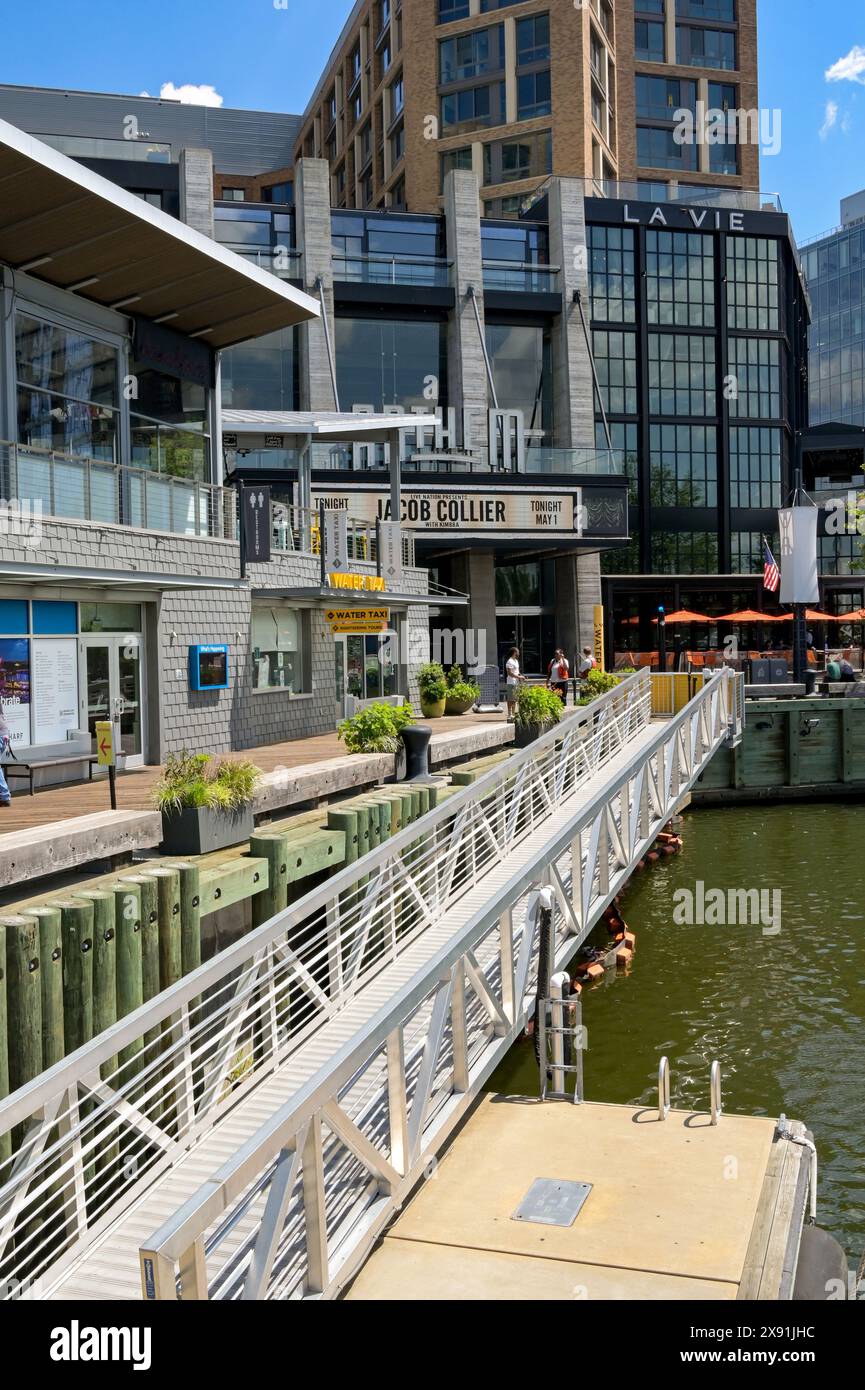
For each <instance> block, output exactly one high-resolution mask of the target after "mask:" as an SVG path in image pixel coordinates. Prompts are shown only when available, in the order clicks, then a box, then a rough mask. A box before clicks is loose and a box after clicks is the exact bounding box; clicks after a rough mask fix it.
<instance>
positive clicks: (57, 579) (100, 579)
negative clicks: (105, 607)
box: [0, 564, 247, 593]
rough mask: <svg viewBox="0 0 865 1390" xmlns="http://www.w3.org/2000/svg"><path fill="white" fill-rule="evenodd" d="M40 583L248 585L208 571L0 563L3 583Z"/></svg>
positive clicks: (158, 588)
mask: <svg viewBox="0 0 865 1390" xmlns="http://www.w3.org/2000/svg"><path fill="white" fill-rule="evenodd" d="M2 584H38V585H39V586H40V587H45V586H46V585H51V586H53V587H62V586H66V585H68V586H69V587H70V588H71V587H73V586H74V587H75V588H79V589H120V588H128V589H140V590H147V591H148V592H150V593H153V592H164V591H167V590H169V589H240V590H244V589H246V587H247V586H246V581H245V580H243V579H241V578H240V577H239V576H238V578H237V579H213V578H211V577H210V576H208V575H207V574H200V575H189V574H183V575H179V574H158V573H154V572H153V571H151V570H147V571H142V570H111V569H98V570H97V569H88V568H86V567H84V566H77V565H27V564H13V565H0V585H2Z"/></svg>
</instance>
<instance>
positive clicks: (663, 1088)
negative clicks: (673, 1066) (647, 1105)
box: [658, 1057, 670, 1120]
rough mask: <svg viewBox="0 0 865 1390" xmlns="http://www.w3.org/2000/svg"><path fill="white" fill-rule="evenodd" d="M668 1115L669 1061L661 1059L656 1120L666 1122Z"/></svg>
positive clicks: (664, 1058)
mask: <svg viewBox="0 0 865 1390" xmlns="http://www.w3.org/2000/svg"><path fill="white" fill-rule="evenodd" d="M669 1113H670V1059H669V1057H662V1058H661V1060H660V1063H659V1064H658V1119H659V1120H666V1118H667V1116H668V1115H669Z"/></svg>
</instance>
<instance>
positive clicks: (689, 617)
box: [652, 608, 715, 624]
mask: <svg viewBox="0 0 865 1390" xmlns="http://www.w3.org/2000/svg"><path fill="white" fill-rule="evenodd" d="M658 621H659V620H658V619H657V618H653V619H652V622H653V623H656V624H657V622H658ZM666 621H667V622H668V623H713V622H715V619H714V618H709V617H707V616H706V614H705V613H692V612H691V611H690V609H688V608H678V609H677V610H676V612H675V613H667V614H666Z"/></svg>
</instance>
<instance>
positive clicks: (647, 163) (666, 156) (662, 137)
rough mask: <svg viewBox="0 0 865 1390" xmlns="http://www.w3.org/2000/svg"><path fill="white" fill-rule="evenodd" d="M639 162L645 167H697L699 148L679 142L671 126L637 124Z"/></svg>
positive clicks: (688, 168) (687, 168) (690, 168)
mask: <svg viewBox="0 0 865 1390" xmlns="http://www.w3.org/2000/svg"><path fill="white" fill-rule="evenodd" d="M637 164H638V165H639V166H640V167H641V168H643V169H686V170H692V169H696V167H697V148H696V145H693V144H690V145H689V144H683V145H680V144H678V143H677V142H676V139H675V137H674V133H673V130H672V129H670V128H666V127H663V126H637Z"/></svg>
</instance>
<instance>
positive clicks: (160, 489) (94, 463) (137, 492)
mask: <svg viewBox="0 0 865 1390" xmlns="http://www.w3.org/2000/svg"><path fill="white" fill-rule="evenodd" d="M0 485H2V495H3V497H6V498H10V499H16V500H17V503H18V506H19V508H20V509H21V514H22V516H23V515H24V512H25V511H27V510H28V509H29V514H30V515H31V516H33V517H36V516H39V517H41V518H45V519H50V518H54V519H58V520H63V521H93V522H102V523H103V524H105V525H109V526H129V527H132V528H133V529H135V530H141V531H165V532H169V533H171V534H172V535H180V536H200V537H210V538H213V537H218V538H220V539H222V540H231V539H233V537H234V536H235V533H236V524H237V523H236V512H235V494H234V493H233V491H232V490H231V489H230V488H222V487H217V486H215V485H214V484H212V483H199V482H194V481H192V480H189V479H186V478H176V477H172V476H169V475H168V474H164V473H153V472H150V471H149V470H147V469H144V468H127V467H125V466H124V465H122V464H118V463H108V462H104V461H102V460H100V459H92V458H82V457H78V456H76V455H73V454H61V453H56V452H54V451H52V450H47V449H37V448H34V447H32V446H31V445H18V444H13V443H11V442H9V441H7V440H0Z"/></svg>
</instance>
